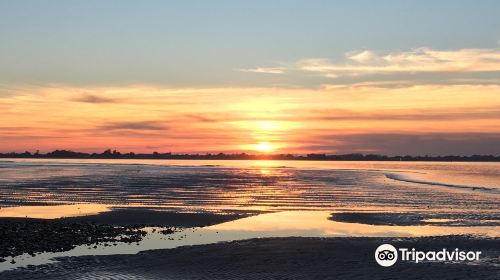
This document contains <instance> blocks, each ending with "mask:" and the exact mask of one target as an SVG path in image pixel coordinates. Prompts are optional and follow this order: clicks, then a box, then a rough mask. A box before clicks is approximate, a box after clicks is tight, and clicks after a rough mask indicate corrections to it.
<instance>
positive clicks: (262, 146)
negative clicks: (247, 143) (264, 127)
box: [253, 142, 274, 153]
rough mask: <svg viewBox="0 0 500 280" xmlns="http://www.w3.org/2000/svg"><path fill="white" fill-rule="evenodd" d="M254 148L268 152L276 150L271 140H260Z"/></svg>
mask: <svg viewBox="0 0 500 280" xmlns="http://www.w3.org/2000/svg"><path fill="white" fill-rule="evenodd" d="M253 148H254V150H256V151H258V152H261V153H268V152H272V151H274V146H273V145H272V144H271V143H269V142H260V143H257V144H255V145H254V147H253Z"/></svg>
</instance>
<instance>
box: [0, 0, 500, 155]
mask: <svg viewBox="0 0 500 280" xmlns="http://www.w3.org/2000/svg"><path fill="white" fill-rule="evenodd" d="M0 120H1V122H0V152H12V151H17V152H23V151H25V150H28V151H32V152H33V151H35V150H40V151H41V152H47V151H51V150H54V149H70V150H76V151H83V152H102V151H103V150H104V149H108V148H111V149H117V150H120V151H122V152H129V151H134V152H147V153H150V152H154V151H157V152H175V153H184V152H189V153H193V152H196V153H205V152H247V153H300V154H303V153H351V152H356V153H358V152H359V153H380V154H388V155H396V154H411V155H425V154H429V155H445V154H459V155H471V154H495V155H500V1H495V0H491V1H457V0H455V1H446V0H443V1H422V0H420V1H416V0H415V1H401V0H397V1H396V0H394V1H368V0H367V1H360V0H358V1H347V0H346V1H327V0H324V1H319V0H307V1H306V0H303V1H297V0H274V1H271V0H253V1H236V0H224V1H223V0H214V1H202V0H199V1H194V0H187V1H186V0H183V1H180V0H179V1H124V0H114V1H112V0H110V1H101V0H86V1H73V0H52V1H24V0H5V1H1V2H0Z"/></svg>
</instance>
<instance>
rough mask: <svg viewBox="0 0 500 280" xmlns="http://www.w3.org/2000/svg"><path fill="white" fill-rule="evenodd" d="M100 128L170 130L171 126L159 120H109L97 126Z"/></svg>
mask: <svg viewBox="0 0 500 280" xmlns="http://www.w3.org/2000/svg"><path fill="white" fill-rule="evenodd" d="M97 129H99V130H168V129H169V128H168V127H167V126H165V125H164V124H163V123H161V122H158V121H140V122H129V121H125V122H109V123H105V124H101V125H99V126H98V127H97Z"/></svg>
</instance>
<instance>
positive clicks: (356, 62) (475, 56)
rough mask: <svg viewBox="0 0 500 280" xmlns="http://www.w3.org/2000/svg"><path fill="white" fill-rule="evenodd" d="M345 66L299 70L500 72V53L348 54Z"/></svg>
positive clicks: (317, 63) (301, 66) (314, 63)
mask: <svg viewBox="0 0 500 280" xmlns="http://www.w3.org/2000/svg"><path fill="white" fill-rule="evenodd" d="M346 60H347V61H345V62H342V63H334V62H331V61H330V60H327V59H303V60H301V61H299V62H298V63H296V67H297V68H298V70H302V71H307V72H317V73H321V74H322V75H323V76H326V77H331V78H335V77H339V76H360V75H373V74H398V73H423V72H427V73H430V72H451V73H453V72H456V73H467V72H483V71H500V50H499V49H461V50H451V51H450V50H449V51H440V50H433V49H429V48H419V49H414V50H411V51H407V52H393V53H388V54H382V55H378V54H376V53H375V52H374V51H370V50H365V51H362V52H358V53H348V54H347V55H346Z"/></svg>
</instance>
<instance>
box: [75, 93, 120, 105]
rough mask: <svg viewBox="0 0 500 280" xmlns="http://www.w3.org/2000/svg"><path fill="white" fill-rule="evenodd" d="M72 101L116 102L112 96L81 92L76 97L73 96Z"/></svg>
mask: <svg viewBox="0 0 500 280" xmlns="http://www.w3.org/2000/svg"><path fill="white" fill-rule="evenodd" d="M72 101H76V102H83V103H96V104H98V103H116V102H117V100H116V99H113V98H108V97H103V96H97V95H94V94H88V93H86V94H82V95H80V96H78V97H76V98H73V99H72Z"/></svg>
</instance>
